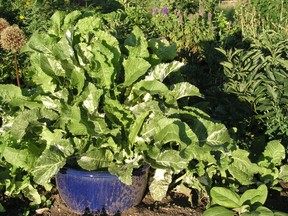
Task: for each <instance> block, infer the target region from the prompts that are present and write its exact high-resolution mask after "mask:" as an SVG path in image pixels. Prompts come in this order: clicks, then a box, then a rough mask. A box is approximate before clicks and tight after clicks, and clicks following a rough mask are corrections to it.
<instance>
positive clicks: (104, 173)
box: [59, 164, 150, 178]
mask: <svg viewBox="0 0 288 216" xmlns="http://www.w3.org/2000/svg"><path fill="white" fill-rule="evenodd" d="M149 167H150V166H149V165H148V164H145V165H142V166H141V167H140V168H137V169H134V170H133V175H141V174H142V173H143V172H145V171H146V170H147V169H148V168H149ZM59 172H60V173H61V174H68V175H72V176H81V177H90V178H95V177H101V178H118V176H116V175H114V174H111V173H110V172H109V171H108V170H96V171H95V170H93V171H88V170H84V169H76V168H70V167H63V168H61V169H60V171H59Z"/></svg>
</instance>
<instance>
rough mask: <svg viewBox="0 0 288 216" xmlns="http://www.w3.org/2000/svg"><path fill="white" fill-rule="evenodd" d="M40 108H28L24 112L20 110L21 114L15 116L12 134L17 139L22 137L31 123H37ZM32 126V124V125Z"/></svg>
mask: <svg viewBox="0 0 288 216" xmlns="http://www.w3.org/2000/svg"><path fill="white" fill-rule="evenodd" d="M39 114H40V113H39V110H38V109H33V110H26V111H24V112H22V113H20V112H19V115H18V116H17V117H16V118H15V120H14V122H13V125H12V127H11V134H12V135H13V137H14V138H15V139H17V140H20V139H22V138H23V137H24V136H25V134H26V131H27V129H29V128H28V126H29V125H30V124H32V125H33V123H36V124H37V120H38V118H39ZM30 127H31V126H30Z"/></svg>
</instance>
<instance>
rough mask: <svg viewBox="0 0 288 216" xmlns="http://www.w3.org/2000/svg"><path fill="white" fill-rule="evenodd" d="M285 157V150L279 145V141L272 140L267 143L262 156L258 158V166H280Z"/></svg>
mask: <svg viewBox="0 0 288 216" xmlns="http://www.w3.org/2000/svg"><path fill="white" fill-rule="evenodd" d="M285 156H286V152H285V148H284V146H283V145H282V144H281V141H280V140H272V141H270V142H268V143H267V146H266V147H265V150H264V152H263V156H262V157H260V161H259V164H260V165H261V164H263V165H266V167H268V166H270V164H271V163H272V164H274V166H277V165H281V164H282V160H283V159H284V158H285ZM262 161H263V162H262Z"/></svg>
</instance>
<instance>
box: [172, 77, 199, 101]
mask: <svg viewBox="0 0 288 216" xmlns="http://www.w3.org/2000/svg"><path fill="white" fill-rule="evenodd" d="M171 91H172V96H173V99H174V100H173V102H176V101H177V100H178V99H180V98H183V97H188V96H191V97H193V96H196V97H200V98H202V97H203V95H202V94H201V93H200V91H199V89H198V88H197V87H196V86H194V85H192V84H190V83H188V82H181V83H177V84H175V85H173V86H172V90H171Z"/></svg>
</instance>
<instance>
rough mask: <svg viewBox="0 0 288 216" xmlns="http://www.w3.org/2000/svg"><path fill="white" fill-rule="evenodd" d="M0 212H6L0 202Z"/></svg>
mask: <svg viewBox="0 0 288 216" xmlns="http://www.w3.org/2000/svg"><path fill="white" fill-rule="evenodd" d="M0 212H6V209H5V208H4V207H3V205H2V204H1V203H0Z"/></svg>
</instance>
